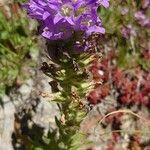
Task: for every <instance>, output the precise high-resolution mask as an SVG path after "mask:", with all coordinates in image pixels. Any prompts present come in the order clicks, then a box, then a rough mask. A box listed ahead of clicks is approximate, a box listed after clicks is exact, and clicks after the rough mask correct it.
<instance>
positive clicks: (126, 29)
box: [121, 24, 136, 39]
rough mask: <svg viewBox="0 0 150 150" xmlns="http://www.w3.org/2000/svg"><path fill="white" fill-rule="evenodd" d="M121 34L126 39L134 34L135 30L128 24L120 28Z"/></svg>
mask: <svg viewBox="0 0 150 150" xmlns="http://www.w3.org/2000/svg"><path fill="white" fill-rule="evenodd" d="M121 34H122V36H123V37H124V38H126V39H129V38H130V37H131V36H136V32H135V30H134V28H133V26H131V25H130V24H129V25H127V26H124V27H123V28H122V29H121Z"/></svg>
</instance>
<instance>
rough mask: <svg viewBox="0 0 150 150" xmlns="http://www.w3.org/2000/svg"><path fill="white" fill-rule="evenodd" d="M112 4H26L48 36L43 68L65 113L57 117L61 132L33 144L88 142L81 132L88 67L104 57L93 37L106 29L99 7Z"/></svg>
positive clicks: (62, 0) (57, 0)
mask: <svg viewBox="0 0 150 150" xmlns="http://www.w3.org/2000/svg"><path fill="white" fill-rule="evenodd" d="M108 6H109V2H108V0H45V1H43V0H30V1H29V2H27V3H26V4H24V5H23V7H24V8H25V9H26V10H27V12H28V14H29V16H30V17H31V18H33V19H36V20H37V21H38V22H39V25H40V31H39V32H40V34H41V35H42V36H43V37H44V38H46V41H47V52H48V56H49V58H50V60H49V62H43V64H42V67H41V69H42V70H43V72H44V73H45V74H46V75H47V76H49V77H50V78H52V79H53V80H52V81H51V82H50V85H51V86H52V92H53V93H54V95H55V96H54V98H53V100H54V101H56V102H57V104H58V107H59V110H60V114H61V117H60V118H57V117H56V118H55V120H56V124H57V127H58V131H59V135H57V132H51V131H49V133H48V142H45V145H43V146H42V145H40V143H38V142H37V141H36V144H35V142H34V141H33V142H34V146H33V148H36V147H40V148H41V149H50V148H52V147H53V149H64V150H65V149H66V150H69V149H72V150H77V149H84V146H85V145H86V144H87V143H88V142H87V141H86V136H85V135H84V134H83V133H81V132H80V124H81V122H82V120H83V119H84V117H85V116H86V113H87V109H86V101H85V96H86V94H87V93H88V91H89V90H90V88H91V87H92V83H91V82H90V79H89V77H88V71H87V70H88V69H87V68H88V66H89V65H90V63H91V62H92V61H93V59H95V58H99V57H100V55H99V53H97V54H96V53H95V52H96V51H97V49H96V47H95V45H94V43H93V42H92V41H91V40H90V39H91V36H93V35H97V36H95V37H100V35H101V34H104V33H105V29H104V28H103V27H102V23H101V20H100V18H99V16H98V14H97V10H98V8H99V7H105V8H107V7H108ZM91 49H92V50H93V51H92V53H90V52H89V51H90V50H91Z"/></svg>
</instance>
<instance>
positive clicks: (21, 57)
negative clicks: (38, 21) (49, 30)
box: [0, 10, 36, 94]
mask: <svg viewBox="0 0 150 150" xmlns="http://www.w3.org/2000/svg"><path fill="white" fill-rule="evenodd" d="M30 25H31V24H30V20H28V19H26V17H25V16H24V15H23V13H22V11H21V10H19V12H18V14H12V16H11V17H10V18H7V17H6V16H5V15H4V14H3V13H0V94H4V93H5V90H6V88H7V87H11V86H12V85H13V84H14V81H15V79H16V78H17V76H23V75H22V74H21V68H22V67H23V66H24V65H26V64H28V63H29V62H30V61H29V60H28V58H27V57H26V56H27V55H28V54H29V53H30V52H31V51H32V50H34V49H35V48H36V45H35V42H34V41H35V37H34V36H33V35H32V32H33V28H34V27H35V26H33V25H32V26H33V27H32V28H31V30H29V29H26V27H27V26H28V27H29V26H30Z"/></svg>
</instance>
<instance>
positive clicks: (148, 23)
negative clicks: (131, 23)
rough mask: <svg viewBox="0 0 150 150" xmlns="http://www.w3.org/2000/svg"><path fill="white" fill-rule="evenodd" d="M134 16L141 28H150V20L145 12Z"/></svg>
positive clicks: (139, 12)
mask: <svg viewBox="0 0 150 150" xmlns="http://www.w3.org/2000/svg"><path fill="white" fill-rule="evenodd" d="M134 16H135V19H136V20H137V22H138V23H139V24H140V25H141V26H143V27H150V19H149V18H147V17H146V15H145V14H144V12H143V11H138V12H136V13H135V15H134Z"/></svg>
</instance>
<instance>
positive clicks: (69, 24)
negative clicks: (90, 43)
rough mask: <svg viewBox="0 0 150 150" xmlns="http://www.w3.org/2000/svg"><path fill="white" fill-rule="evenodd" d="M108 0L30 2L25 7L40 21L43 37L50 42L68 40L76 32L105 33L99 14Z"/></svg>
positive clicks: (36, 0) (107, 3)
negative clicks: (98, 11)
mask: <svg viewBox="0 0 150 150" xmlns="http://www.w3.org/2000/svg"><path fill="white" fill-rule="evenodd" d="M99 6H104V7H105V8H107V7H108V6H109V1H108V0H30V1H29V2H28V3H26V4H25V5H24V7H25V8H26V9H27V12H28V14H29V16H31V17H32V18H33V19H36V20H38V22H39V23H40V25H41V31H42V33H41V34H42V36H44V37H45V38H47V39H50V40H61V39H68V38H69V37H71V36H72V35H73V33H74V32H83V33H85V36H89V35H90V34H91V33H93V32H96V33H102V34H103V33H104V32H105V30H104V28H103V27H102V25H101V21H100V19H99V17H98V14H97V9H98V7H99Z"/></svg>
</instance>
